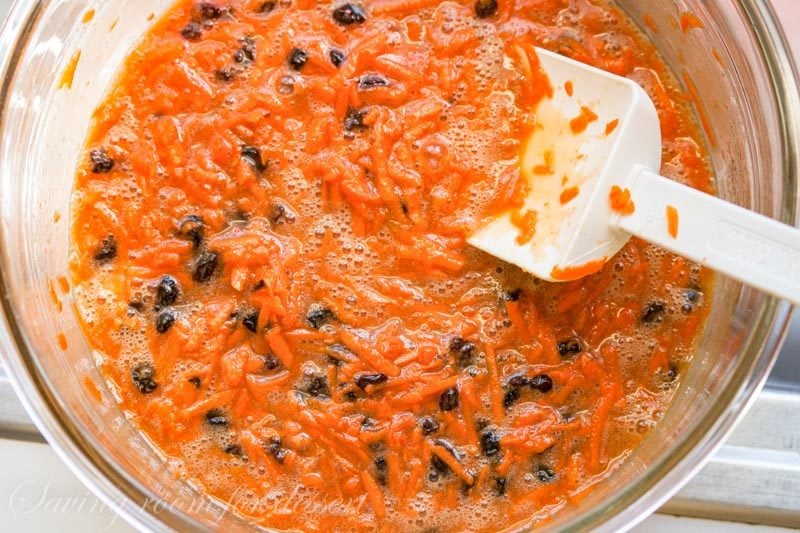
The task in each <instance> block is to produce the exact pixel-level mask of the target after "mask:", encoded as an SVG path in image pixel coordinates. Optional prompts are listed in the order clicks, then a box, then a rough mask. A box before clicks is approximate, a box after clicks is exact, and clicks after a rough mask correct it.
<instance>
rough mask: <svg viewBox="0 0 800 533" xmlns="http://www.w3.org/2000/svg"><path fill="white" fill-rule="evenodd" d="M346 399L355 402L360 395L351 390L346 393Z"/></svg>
mask: <svg viewBox="0 0 800 533" xmlns="http://www.w3.org/2000/svg"><path fill="white" fill-rule="evenodd" d="M344 399H345V400H347V401H348V402H354V401H356V400H357V399H358V396H357V395H356V393H355V391H351V390H350V391H347V392H345V393H344Z"/></svg>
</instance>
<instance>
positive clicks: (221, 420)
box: [206, 407, 228, 427]
mask: <svg viewBox="0 0 800 533" xmlns="http://www.w3.org/2000/svg"><path fill="white" fill-rule="evenodd" d="M206 423H207V424H208V425H210V426H220V427H225V426H227V425H228V417H227V416H226V415H225V412H224V411H223V410H222V409H218V408H216V407H215V408H214V409H211V410H210V411H208V412H207V413H206Z"/></svg>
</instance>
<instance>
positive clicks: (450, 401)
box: [439, 387, 458, 411]
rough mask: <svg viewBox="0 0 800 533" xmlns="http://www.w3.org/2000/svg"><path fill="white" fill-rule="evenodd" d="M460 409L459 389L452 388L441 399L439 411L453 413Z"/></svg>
mask: <svg viewBox="0 0 800 533" xmlns="http://www.w3.org/2000/svg"><path fill="white" fill-rule="evenodd" d="M456 407H458V389H457V388H456V387H450V388H449V389H447V390H446V391H444V392H443V393H442V395H441V396H440V397H439V409H441V410H442V411H452V410H453V409H455V408H456Z"/></svg>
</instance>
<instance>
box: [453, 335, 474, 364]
mask: <svg viewBox="0 0 800 533" xmlns="http://www.w3.org/2000/svg"><path fill="white" fill-rule="evenodd" d="M449 349H450V353H451V354H452V355H453V357H455V360H456V364H457V365H458V366H459V367H460V368H466V367H468V366H469V365H471V364H472V362H473V360H474V359H475V349H476V347H475V344H474V343H472V342H469V341H467V340H465V339H462V338H461V337H454V338H453V339H452V340H451V341H450V346H449Z"/></svg>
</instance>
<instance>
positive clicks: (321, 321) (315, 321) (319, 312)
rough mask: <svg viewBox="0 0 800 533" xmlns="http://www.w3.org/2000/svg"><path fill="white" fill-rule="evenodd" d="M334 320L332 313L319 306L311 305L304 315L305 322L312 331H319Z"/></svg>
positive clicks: (334, 316)
mask: <svg viewBox="0 0 800 533" xmlns="http://www.w3.org/2000/svg"><path fill="white" fill-rule="evenodd" d="M334 318H336V315H334V314H333V311H331V310H330V309H328V308H327V307H323V306H322V305H320V304H311V306H310V307H309V308H308V312H307V313H306V322H308V325H309V326H311V327H312V328H314V329H319V328H321V327H322V326H324V325H325V324H327V323H328V322H330V321H331V320H333V319H334Z"/></svg>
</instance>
